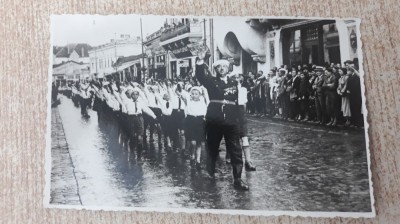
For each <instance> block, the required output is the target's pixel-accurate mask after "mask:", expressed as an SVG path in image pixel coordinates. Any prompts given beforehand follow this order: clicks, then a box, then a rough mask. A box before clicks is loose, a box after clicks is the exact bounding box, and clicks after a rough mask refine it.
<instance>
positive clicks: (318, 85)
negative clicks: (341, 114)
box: [313, 66, 326, 124]
mask: <svg viewBox="0 0 400 224" xmlns="http://www.w3.org/2000/svg"><path fill="white" fill-rule="evenodd" d="M314 71H315V73H316V76H317V77H316V78H315V81H314V84H313V90H314V91H315V109H316V113H317V119H318V122H319V124H324V123H325V122H326V118H325V108H326V106H325V93H324V89H323V87H322V86H323V84H324V82H325V75H324V72H323V68H322V67H321V66H317V67H316V68H315V70H314Z"/></svg>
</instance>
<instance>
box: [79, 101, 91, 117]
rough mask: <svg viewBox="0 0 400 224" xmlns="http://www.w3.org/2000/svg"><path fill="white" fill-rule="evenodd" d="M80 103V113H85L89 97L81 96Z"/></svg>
mask: <svg viewBox="0 0 400 224" xmlns="http://www.w3.org/2000/svg"><path fill="white" fill-rule="evenodd" d="M80 105H81V114H82V115H87V114H88V113H87V107H88V105H89V99H85V98H82V97H81V101H80Z"/></svg>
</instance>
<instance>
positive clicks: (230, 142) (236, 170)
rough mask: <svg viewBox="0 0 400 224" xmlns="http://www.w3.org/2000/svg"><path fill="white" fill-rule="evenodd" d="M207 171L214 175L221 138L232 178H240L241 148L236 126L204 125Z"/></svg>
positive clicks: (223, 124)
mask: <svg viewBox="0 0 400 224" xmlns="http://www.w3.org/2000/svg"><path fill="white" fill-rule="evenodd" d="M206 133H207V146H208V147H207V151H208V156H209V160H208V163H207V166H208V169H209V170H210V171H211V172H212V173H214V172H215V163H216V161H217V157H218V150H219V146H220V143H221V140H222V138H223V137H224V138H225V143H226V153H229V156H230V158H231V165H232V169H233V177H234V178H235V179H237V178H241V176H242V169H243V158H242V148H241V147H240V136H239V134H240V128H239V125H238V124H235V123H227V122H218V121H208V122H207V124H206Z"/></svg>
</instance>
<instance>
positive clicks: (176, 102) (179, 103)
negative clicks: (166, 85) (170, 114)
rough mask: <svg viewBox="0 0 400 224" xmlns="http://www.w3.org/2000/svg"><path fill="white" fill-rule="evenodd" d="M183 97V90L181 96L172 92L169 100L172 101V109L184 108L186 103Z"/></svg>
mask: <svg viewBox="0 0 400 224" xmlns="http://www.w3.org/2000/svg"><path fill="white" fill-rule="evenodd" d="M184 97H185V96H184V93H183V92H182V96H181V97H178V95H176V94H174V95H173V96H172V97H171V102H172V107H173V109H175V110H185V108H186V104H185V101H184V100H183V99H182V98H184Z"/></svg>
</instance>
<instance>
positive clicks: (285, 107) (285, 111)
mask: <svg viewBox="0 0 400 224" xmlns="http://www.w3.org/2000/svg"><path fill="white" fill-rule="evenodd" d="M289 104H290V98H289V95H287V94H286V93H284V94H282V95H281V108H282V116H283V118H288V117H289Z"/></svg>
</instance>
